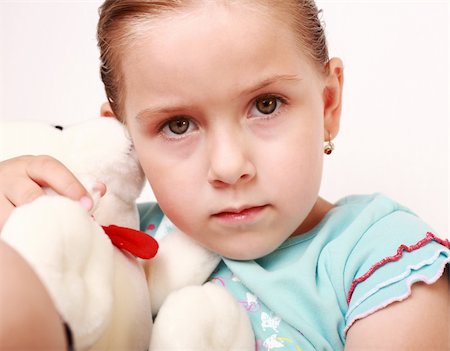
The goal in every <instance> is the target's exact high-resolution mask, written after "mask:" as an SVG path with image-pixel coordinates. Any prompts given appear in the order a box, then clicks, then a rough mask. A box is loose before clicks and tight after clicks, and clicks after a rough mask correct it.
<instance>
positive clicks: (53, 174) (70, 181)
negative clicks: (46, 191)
mask: <svg viewBox="0 0 450 351" xmlns="http://www.w3.org/2000/svg"><path fill="white" fill-rule="evenodd" d="M26 172H27V175H28V176H29V177H30V178H31V179H33V180H34V181H35V182H36V183H37V184H39V185H40V186H44V187H49V188H51V189H53V190H54V191H56V192H57V193H58V194H60V195H62V196H66V197H68V198H70V199H72V200H77V201H79V202H80V203H81V205H82V206H83V207H84V208H86V209H87V210H90V209H91V208H92V204H93V202H92V198H91V196H90V195H89V193H88V192H87V190H86V189H85V187H84V186H83V185H82V184H81V182H80V181H79V180H78V179H77V178H76V177H75V175H74V174H73V173H72V172H71V171H70V170H69V169H68V168H67V167H66V166H64V165H63V164H62V163H61V162H60V161H58V160H56V159H54V158H52V157H50V156H36V157H35V158H33V160H32V161H31V162H30V163H29V164H28V166H27V169H26Z"/></svg>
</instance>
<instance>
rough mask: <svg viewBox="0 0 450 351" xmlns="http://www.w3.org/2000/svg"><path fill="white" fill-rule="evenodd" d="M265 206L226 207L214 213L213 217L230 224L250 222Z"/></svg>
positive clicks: (255, 218)
mask: <svg viewBox="0 0 450 351" xmlns="http://www.w3.org/2000/svg"><path fill="white" fill-rule="evenodd" d="M266 208H267V205H263V206H244V207H241V208H238V209H226V210H224V211H221V212H218V213H216V214H214V215H213V217H214V218H216V219H218V220H219V221H221V222H223V223H225V224H230V225H233V224H244V223H251V222H254V221H256V220H257V219H258V217H259V216H260V215H261V214H262V212H263V211H264V210H265V209H266Z"/></svg>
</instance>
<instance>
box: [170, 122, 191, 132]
mask: <svg viewBox="0 0 450 351" xmlns="http://www.w3.org/2000/svg"><path fill="white" fill-rule="evenodd" d="M168 127H169V129H170V131H171V132H172V133H175V134H184V133H186V131H187V130H188V129H189V121H188V120H187V119H185V118H180V119H175V120H172V121H170V122H169V124H168Z"/></svg>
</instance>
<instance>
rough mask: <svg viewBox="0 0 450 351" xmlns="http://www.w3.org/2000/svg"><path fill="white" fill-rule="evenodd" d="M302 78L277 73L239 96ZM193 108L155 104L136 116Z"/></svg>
mask: <svg viewBox="0 0 450 351" xmlns="http://www.w3.org/2000/svg"><path fill="white" fill-rule="evenodd" d="M301 80H302V79H301V78H300V77H299V76H298V75H295V74H277V75H274V76H271V77H268V78H265V79H263V80H261V81H259V82H256V83H254V84H252V85H250V86H249V87H248V88H245V89H243V90H242V91H241V92H240V93H239V96H246V95H251V94H253V93H255V92H256V91H258V90H260V89H263V88H265V87H267V86H270V85H272V84H275V83H278V82H280V81H281V82H282V81H293V82H298V81H301ZM193 108H194V107H193V106H188V105H186V106H185V105H172V104H167V105H165V106H164V105H161V106H154V107H149V108H146V109H144V110H142V111H140V112H139V113H138V114H137V115H136V117H135V118H136V119H137V120H138V121H143V120H145V119H147V118H149V117H150V116H152V115H155V114H176V113H179V112H180V111H181V110H187V109H193Z"/></svg>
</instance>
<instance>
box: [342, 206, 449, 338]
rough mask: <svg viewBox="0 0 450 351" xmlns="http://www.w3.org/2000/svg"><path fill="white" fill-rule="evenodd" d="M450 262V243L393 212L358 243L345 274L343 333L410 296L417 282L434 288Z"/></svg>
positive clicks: (415, 220) (404, 214) (406, 215)
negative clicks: (431, 285)
mask: <svg viewBox="0 0 450 351" xmlns="http://www.w3.org/2000/svg"><path fill="white" fill-rule="evenodd" d="M449 261H450V250H449V241H448V240H444V239H441V238H439V237H438V236H437V235H436V234H434V233H433V230H432V229H431V228H429V227H428V226H427V225H426V224H425V223H424V222H422V221H421V220H420V219H419V218H418V217H416V216H415V215H413V214H411V213H409V212H406V211H401V210H399V211H395V212H393V213H391V214H389V215H387V216H385V217H383V218H382V219H380V220H378V221H377V222H376V223H374V224H373V225H372V226H371V227H370V228H369V229H368V230H367V231H366V233H364V235H363V236H362V237H361V239H360V240H359V241H358V243H357V244H356V246H355V247H354V249H353V250H352V254H351V255H350V257H349V259H348V261H347V264H346V268H345V270H346V271H347V273H348V272H351V274H349V275H348V276H351V277H352V279H351V282H350V280H348V282H349V283H350V284H349V285H348V287H347V289H348V290H347V303H348V310H347V313H346V315H345V323H346V326H345V333H346V332H347V331H348V329H349V328H350V327H351V326H352V325H353V323H354V322H355V321H357V320H358V319H361V318H364V317H366V316H368V315H370V314H372V313H374V312H376V311H378V310H380V309H382V308H384V307H386V306H388V305H390V304H391V303H393V302H396V301H402V300H404V299H406V298H408V297H409V296H410V295H411V286H412V285H413V284H414V283H416V282H425V283H427V284H432V283H434V282H436V281H437V280H438V279H439V278H440V277H441V276H442V274H443V272H444V269H445V267H446V265H447V264H448V262H449Z"/></svg>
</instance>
